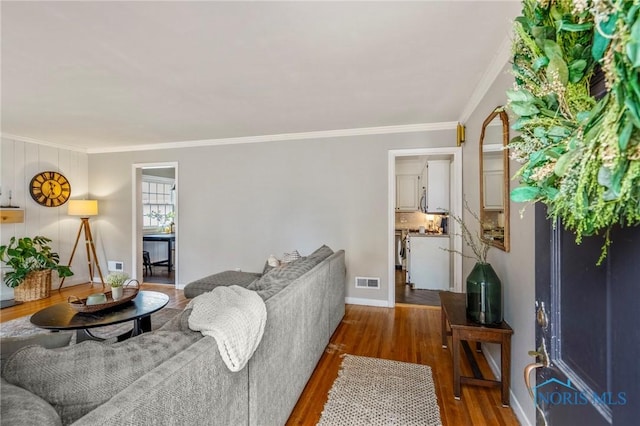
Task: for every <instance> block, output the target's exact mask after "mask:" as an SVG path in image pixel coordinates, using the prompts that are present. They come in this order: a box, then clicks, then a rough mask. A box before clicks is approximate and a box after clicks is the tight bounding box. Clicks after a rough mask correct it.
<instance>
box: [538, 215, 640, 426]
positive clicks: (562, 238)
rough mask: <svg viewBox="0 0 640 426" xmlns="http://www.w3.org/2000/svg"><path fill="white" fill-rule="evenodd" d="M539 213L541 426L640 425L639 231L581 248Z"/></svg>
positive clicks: (618, 230)
mask: <svg viewBox="0 0 640 426" xmlns="http://www.w3.org/2000/svg"><path fill="white" fill-rule="evenodd" d="M551 225H552V224H551V222H550V221H549V220H548V219H547V218H546V208H545V207H544V206H543V205H538V206H536V324H537V325H536V344H537V346H538V348H537V351H538V352H539V353H540V354H541V355H539V356H538V360H539V361H541V362H542V363H543V364H545V367H542V368H538V369H537V374H536V383H535V384H534V385H532V391H533V395H534V398H535V400H536V403H537V406H538V411H537V423H538V424H548V425H552V426H555V425H560V426H564V425H581V426H591V425H593V426H599V425H608V424H615V425H637V424H640V327H639V324H638V321H637V318H638V316H639V315H640V227H635V228H616V229H613V230H612V233H611V239H612V240H613V245H612V246H611V248H610V252H609V255H608V256H607V258H606V260H605V261H604V262H603V264H602V265H601V266H596V262H597V260H598V257H599V256H600V251H601V247H602V244H603V242H604V240H603V238H602V237H590V238H586V239H584V240H583V241H582V243H581V244H580V245H577V244H576V243H575V237H574V235H573V234H572V233H570V232H568V231H566V230H564V229H563V228H562V226H561V224H557V226H556V227H553V226H551Z"/></svg>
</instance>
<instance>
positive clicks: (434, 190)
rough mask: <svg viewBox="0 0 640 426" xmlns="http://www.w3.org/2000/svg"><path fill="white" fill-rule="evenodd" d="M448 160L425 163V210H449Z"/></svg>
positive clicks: (437, 211) (441, 211) (440, 211)
mask: <svg viewBox="0 0 640 426" xmlns="http://www.w3.org/2000/svg"><path fill="white" fill-rule="evenodd" d="M449 164H450V162H449V160H433V161H429V162H428V163H427V165H428V167H427V185H428V187H427V212H428V213H443V212H448V211H449V192H450V187H451V182H450V181H451V177H450V173H449V170H450V165H449Z"/></svg>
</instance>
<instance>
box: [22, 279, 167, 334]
mask: <svg viewBox="0 0 640 426" xmlns="http://www.w3.org/2000/svg"><path fill="white" fill-rule="evenodd" d="M167 303H169V296H167V295H166V294H164V293H160V292H157V291H140V292H138V295H137V296H136V297H135V298H134V299H133V300H131V301H129V302H127V303H123V304H122V305H118V306H114V307H113V308H110V309H105V310H103V311H99V312H93V313H90V314H89V313H79V312H77V311H76V310H75V309H73V308H72V307H71V306H69V304H68V303H58V304H56V305H52V306H49V307H48V308H45V309H42V310H41V311H38V312H36V313H35V314H33V316H32V317H31V323H32V324H33V325H35V326H36V327H40V328H46V329H48V330H55V331H61V330H76V343H80V342H82V341H83V340H104V339H101V338H99V337H96V336H94V335H93V334H91V332H90V331H89V330H90V329H91V328H95V327H104V326H106V325H114V324H119V323H122V322H127V321H133V329H131V330H130V331H128V332H126V333H124V334H122V335H120V336H118V341H119V342H120V341H122V340H124V339H128V338H129V337H133V336H137V335H139V334H141V333H144V332H147V331H151V314H152V313H154V312H157V311H159V310H160V309H162V308H164V307H165V306H166V305H167Z"/></svg>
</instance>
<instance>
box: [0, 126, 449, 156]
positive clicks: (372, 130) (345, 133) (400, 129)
mask: <svg viewBox="0 0 640 426" xmlns="http://www.w3.org/2000/svg"><path fill="white" fill-rule="evenodd" d="M457 124H458V123H457V122H454V121H445V122H440V123H419V124H402V125H397V126H380V127H361V128H355V129H339V130H319V131H314V132H302V133H281V134H275V135H261V136H240V137H235V138H220V139H204V140H193V141H181V142H166V143H157V144H144V145H126V146H114V147H102V148H83V147H77V146H72V145H64V144H58V143H54V142H49V141H44V140H40V139H34V138H29V137H26V136H18V135H12V134H8V133H0V136H2V138H6V139H11V140H15V141H21V142H29V143H34V144H38V145H45V146H50V147H53V148H59V149H66V150H69V151H77V152H82V153H86V154H104V153H115V152H131V151H152V150H158V149H180V148H193V147H202V146H216V145H236V144H245V143H263V142H277V141H289V140H304V139H326V138H339V137H349V136H367V135H386V134H393V133H411V132H432V131H437V130H449V129H455V128H456V126H457Z"/></svg>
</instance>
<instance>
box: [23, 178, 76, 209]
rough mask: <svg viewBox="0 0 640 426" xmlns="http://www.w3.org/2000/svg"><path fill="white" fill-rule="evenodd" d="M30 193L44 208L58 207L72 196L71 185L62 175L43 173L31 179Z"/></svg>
mask: <svg viewBox="0 0 640 426" xmlns="http://www.w3.org/2000/svg"><path fill="white" fill-rule="evenodd" d="M29 193H30V194H31V197H32V198H33V199H34V201H35V202H36V203H38V204H40V205H42V206H45V207H58V206H61V205H63V204H64V203H66V202H67V200H68V199H69V197H70V196H71V184H70V183H69V181H68V180H67V178H66V177H64V175H63V174H62V173H58V172H50V171H47V172H42V173H38V174H37V175H35V176H34V177H33V179H31V183H30V184H29Z"/></svg>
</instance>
